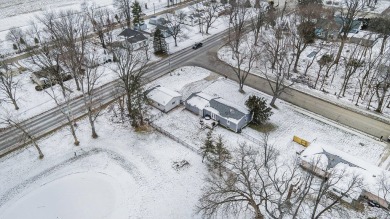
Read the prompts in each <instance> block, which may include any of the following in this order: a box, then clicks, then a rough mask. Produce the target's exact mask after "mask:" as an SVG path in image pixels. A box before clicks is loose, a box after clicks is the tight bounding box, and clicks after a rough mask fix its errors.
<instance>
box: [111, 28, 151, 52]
mask: <svg viewBox="0 0 390 219" xmlns="http://www.w3.org/2000/svg"><path fill="white" fill-rule="evenodd" d="M149 36H150V34H149V33H147V32H144V31H142V30H133V29H130V28H126V29H124V30H123V31H122V32H121V33H120V34H119V35H118V37H119V39H122V41H121V42H120V43H122V42H127V43H130V44H131V46H132V47H133V49H135V50H136V49H140V48H144V47H145V46H147V45H148V44H149V40H150V37H149Z"/></svg>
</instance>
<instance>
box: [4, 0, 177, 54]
mask: <svg viewBox="0 0 390 219" xmlns="http://www.w3.org/2000/svg"><path fill="white" fill-rule="evenodd" d="M85 1H86V2H88V3H89V4H92V3H95V4H96V6H98V7H102V8H109V9H113V10H115V8H114V5H113V2H114V1H113V0H68V1H61V0H36V1H30V0H0V48H2V50H1V52H0V56H1V55H4V56H10V55H13V54H15V50H13V47H12V43H10V42H8V41H7V40H6V35H7V33H8V32H9V30H10V29H12V28H14V27H20V28H22V30H27V29H28V28H29V27H30V25H31V22H32V21H37V19H36V18H37V17H39V16H41V15H42V14H43V13H44V12H46V11H65V10H73V11H80V9H81V4H82V3H83V2H85ZM138 2H139V3H140V5H141V8H142V11H143V12H144V13H145V14H147V15H151V14H153V13H157V12H160V11H162V10H164V9H166V8H167V7H166V6H167V1H162V0H139V1H138ZM175 2H176V1H175ZM178 2H181V1H178ZM183 2H184V1H183ZM145 4H146V6H147V8H145Z"/></svg>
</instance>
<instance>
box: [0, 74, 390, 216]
mask: <svg viewBox="0 0 390 219" xmlns="http://www.w3.org/2000/svg"><path fill="white" fill-rule="evenodd" d="M151 85H152V84H150V85H149V86H151ZM153 85H162V86H164V87H167V88H169V89H172V90H176V91H178V92H180V93H181V94H183V98H186V97H187V96H188V95H189V94H191V93H192V92H195V91H203V92H205V93H208V94H211V95H217V96H220V97H223V98H225V99H226V100H229V101H232V102H234V103H237V104H240V105H241V104H243V103H244V101H245V100H246V98H248V96H249V95H251V94H255V95H259V96H263V97H265V98H266V99H267V100H269V96H267V95H264V94H262V93H260V92H257V91H255V90H252V89H249V88H248V87H245V90H246V94H242V93H239V92H238V86H237V84H236V83H235V82H233V81H230V80H227V79H224V78H220V77H219V76H218V75H217V74H215V73H212V72H210V71H208V70H205V69H201V68H198V67H183V68H180V69H177V70H175V71H173V72H172V74H170V75H166V76H164V77H162V78H160V79H158V80H156V81H154V82H153ZM277 104H278V106H279V109H278V110H274V114H273V115H272V116H271V119H270V121H269V124H267V125H266V126H265V127H268V128H269V130H270V131H271V135H270V140H271V142H274V145H275V146H276V147H277V149H278V150H280V151H281V152H282V156H283V158H284V159H292V158H294V157H296V152H300V151H302V150H303V149H304V148H303V147H302V146H300V145H298V144H296V143H293V142H292V136H293V135H298V136H300V137H302V138H304V139H306V140H308V141H310V142H311V144H312V145H317V144H320V145H331V146H333V147H335V148H337V149H339V150H341V151H343V152H346V153H348V154H349V155H350V156H353V157H356V158H359V159H361V160H364V161H365V162H367V163H369V164H370V165H374V166H379V167H378V168H385V167H386V164H388V163H389V159H387V160H385V161H384V162H380V160H381V159H384V154H385V152H386V150H387V149H386V148H385V146H384V145H383V144H381V143H378V142H375V141H373V140H372V139H370V138H366V137H364V136H361V135H359V134H356V133H354V132H353V131H346V130H341V129H339V128H338V126H337V124H334V123H331V122H329V121H326V120H324V121H325V122H323V121H319V120H317V119H316V118H313V117H312V116H310V115H308V114H307V113H306V112H304V111H302V110H300V109H297V108H295V107H294V106H291V105H289V104H287V103H285V102H283V101H280V102H278V103H277ZM111 109H112V108H110V107H108V109H107V110H106V113H104V114H103V116H102V117H100V118H99V119H98V122H97V124H96V127H97V133H98V135H99V138H98V139H92V138H91V137H90V127H89V124H88V121H87V119H84V120H81V121H80V122H79V123H78V128H77V134H78V136H79V139H80V142H81V145H80V146H78V147H76V146H74V145H73V141H72V136H71V135H70V134H69V131H68V130H67V129H66V128H64V129H62V130H60V131H58V132H56V133H54V134H51V135H50V136H48V137H46V138H44V139H42V140H40V141H39V145H40V146H41V149H42V151H43V153H44V154H45V157H44V159H43V160H39V159H38V158H37V156H38V155H37V153H36V150H35V148H33V147H32V146H28V147H25V148H24V149H21V150H19V151H16V152H13V153H11V154H9V155H7V156H4V157H2V158H0V175H1V176H2V177H1V178H0V184H1V185H2V186H1V187H0V197H1V198H0V218H5V219H8V218H24V217H27V216H28V217H30V218H45V217H46V218H56V217H58V218H115V219H117V218H119V219H120V218H129V217H130V218H200V216H199V215H196V214H194V209H195V205H196V203H197V200H198V198H199V197H200V193H201V188H202V185H203V183H204V182H203V180H202V179H203V177H204V176H205V174H206V173H207V170H206V166H205V165H204V164H202V162H201V156H199V155H198V154H197V153H195V152H193V151H192V150H189V149H187V148H185V147H184V146H183V145H180V144H178V143H176V142H174V141H172V140H170V139H168V138H167V137H165V136H163V135H161V134H159V133H157V132H155V131H148V132H138V133H136V132H134V131H133V130H132V129H131V128H130V127H128V126H127V125H126V124H118V123H114V122H112V121H113V120H112V115H113V114H112V112H111ZM153 112H154V113H157V110H153ZM154 123H155V124H156V125H157V126H160V127H162V128H163V129H164V130H166V131H168V132H169V133H171V134H172V135H174V136H176V137H177V138H179V139H181V140H183V141H185V142H187V143H188V144H190V145H191V146H192V147H194V148H195V149H198V148H199V146H200V145H201V144H202V142H203V141H204V138H205V136H206V132H207V130H203V129H200V125H199V117H198V116H197V115H194V114H192V113H190V112H188V111H186V110H185V109H184V107H182V106H181V107H178V108H176V109H174V110H173V111H171V112H169V113H168V114H164V115H163V116H162V117H160V118H158V119H157V120H156V121H155V122H154ZM219 134H220V135H222V136H223V138H224V140H225V141H226V145H227V147H228V148H230V149H234V148H236V147H237V145H238V144H239V143H243V142H246V143H248V144H251V145H253V146H254V147H256V143H255V142H254V140H253V139H260V138H261V133H260V132H258V131H256V130H253V129H251V128H249V127H247V128H245V129H243V133H242V134H236V133H233V132H231V131H229V130H226V129H223V128H221V127H216V128H215V131H214V136H217V135H219ZM182 160H186V161H188V162H189V164H190V165H189V166H185V167H183V168H181V169H175V168H173V164H174V162H180V161H182ZM63 206H66V207H63ZM20 209H23V211H21V210H20ZM70 209H72V210H70ZM43 215H44V216H45V217H43ZM360 216H361V215H359V217H357V218H360Z"/></svg>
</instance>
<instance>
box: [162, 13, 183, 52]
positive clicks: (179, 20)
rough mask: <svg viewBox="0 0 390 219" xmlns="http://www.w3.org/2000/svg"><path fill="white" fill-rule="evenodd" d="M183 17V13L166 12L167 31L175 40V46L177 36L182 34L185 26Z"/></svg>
mask: <svg viewBox="0 0 390 219" xmlns="http://www.w3.org/2000/svg"><path fill="white" fill-rule="evenodd" d="M183 19H184V14H183V13H180V14H179V15H175V14H167V15H166V20H167V23H166V26H167V27H168V28H167V33H168V34H169V36H172V38H173V40H174V41H175V46H177V40H178V38H179V37H181V36H182V35H183V30H184V28H185V25H183Z"/></svg>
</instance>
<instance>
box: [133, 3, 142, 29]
mask: <svg viewBox="0 0 390 219" xmlns="http://www.w3.org/2000/svg"><path fill="white" fill-rule="evenodd" d="M141 12H142V9H141V5H140V4H139V2H138V1H134V3H133V5H132V6H131V13H132V14H133V24H134V25H141V24H143V23H144V19H143V18H142V17H141Z"/></svg>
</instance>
